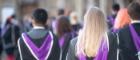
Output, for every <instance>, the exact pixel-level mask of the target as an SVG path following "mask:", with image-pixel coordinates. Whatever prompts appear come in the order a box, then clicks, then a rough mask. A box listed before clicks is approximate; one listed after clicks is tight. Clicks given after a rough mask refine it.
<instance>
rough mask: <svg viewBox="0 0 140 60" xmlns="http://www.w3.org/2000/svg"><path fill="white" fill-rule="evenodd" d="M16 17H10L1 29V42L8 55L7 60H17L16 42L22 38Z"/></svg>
mask: <svg viewBox="0 0 140 60" xmlns="http://www.w3.org/2000/svg"><path fill="white" fill-rule="evenodd" d="M15 18H16V16H15V15H12V16H10V17H8V19H7V20H6V22H5V24H4V26H3V27H2V29H1V41H2V45H3V49H4V51H5V52H6V54H7V57H6V58H7V60H15V56H14V54H15V50H16V46H17V45H16V42H17V40H18V38H19V36H20V29H19V26H18V25H17V23H16V20H14V19H15Z"/></svg>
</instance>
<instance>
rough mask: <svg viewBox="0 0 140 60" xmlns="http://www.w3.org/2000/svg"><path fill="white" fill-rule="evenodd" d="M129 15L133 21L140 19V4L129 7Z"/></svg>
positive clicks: (134, 3) (132, 4)
mask: <svg viewBox="0 0 140 60" xmlns="http://www.w3.org/2000/svg"><path fill="white" fill-rule="evenodd" d="M128 14H129V16H130V17H131V19H133V20H138V19H140V4H139V3H138V2H132V3H131V4H130V5H129V6H128Z"/></svg>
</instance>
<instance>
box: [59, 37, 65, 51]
mask: <svg viewBox="0 0 140 60" xmlns="http://www.w3.org/2000/svg"><path fill="white" fill-rule="evenodd" d="M63 45H64V37H61V38H60V40H59V46H60V47H61V48H62V47H63Z"/></svg>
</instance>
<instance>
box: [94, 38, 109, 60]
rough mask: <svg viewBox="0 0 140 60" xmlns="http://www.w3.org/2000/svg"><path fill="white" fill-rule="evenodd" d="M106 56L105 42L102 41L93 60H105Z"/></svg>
mask: <svg viewBox="0 0 140 60" xmlns="http://www.w3.org/2000/svg"><path fill="white" fill-rule="evenodd" d="M107 55H108V47H107V41H105V40H104V41H102V42H101V45H100V48H99V50H98V53H97V56H96V58H95V59H94V60H107Z"/></svg>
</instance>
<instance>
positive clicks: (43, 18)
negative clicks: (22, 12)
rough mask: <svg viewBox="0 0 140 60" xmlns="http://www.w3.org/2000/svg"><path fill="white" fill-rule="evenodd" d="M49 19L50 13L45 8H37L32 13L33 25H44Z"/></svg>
mask: <svg viewBox="0 0 140 60" xmlns="http://www.w3.org/2000/svg"><path fill="white" fill-rule="evenodd" d="M47 19H48V13H47V11H46V10H45V9H42V8H37V9H35V10H34V11H33V13H32V23H33V25H39V26H44V25H45V24H46V22H47Z"/></svg>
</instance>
